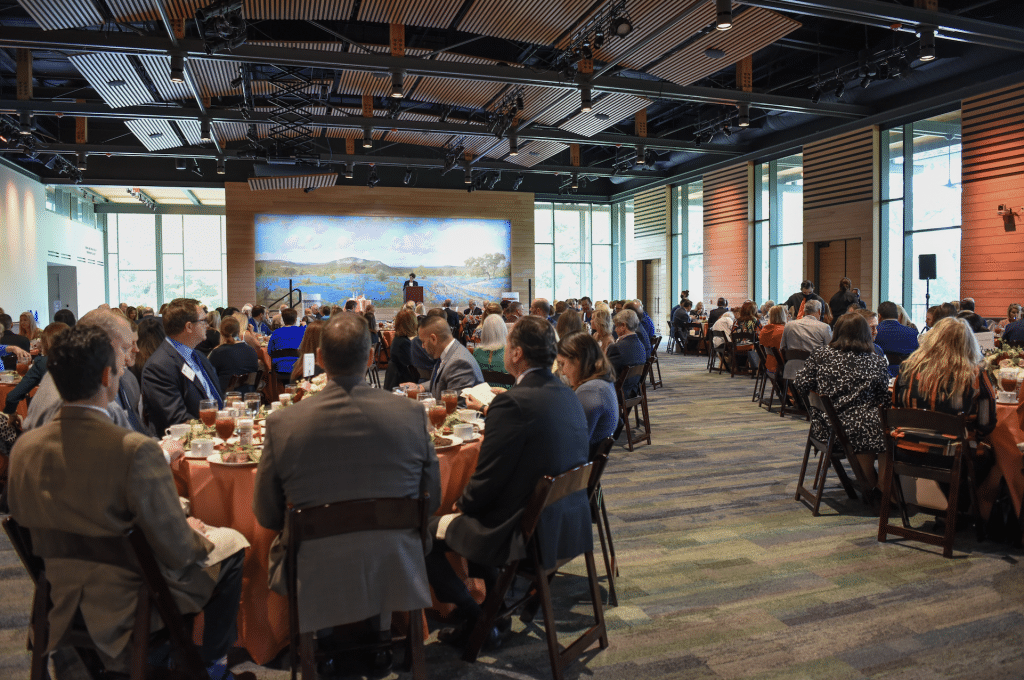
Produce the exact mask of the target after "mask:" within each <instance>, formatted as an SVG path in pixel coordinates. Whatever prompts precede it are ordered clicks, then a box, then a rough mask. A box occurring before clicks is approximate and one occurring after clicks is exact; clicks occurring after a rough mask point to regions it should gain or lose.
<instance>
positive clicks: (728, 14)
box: [715, 0, 732, 31]
mask: <svg viewBox="0 0 1024 680" xmlns="http://www.w3.org/2000/svg"><path fill="white" fill-rule="evenodd" d="M715 11H716V14H717V18H716V19H715V28H717V29H718V30H719V31H728V30H729V29H730V28H732V0H715Z"/></svg>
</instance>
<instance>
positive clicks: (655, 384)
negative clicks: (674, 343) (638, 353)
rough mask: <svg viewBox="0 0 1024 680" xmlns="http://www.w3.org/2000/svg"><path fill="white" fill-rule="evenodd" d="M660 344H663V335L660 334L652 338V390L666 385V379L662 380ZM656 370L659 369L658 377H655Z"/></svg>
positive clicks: (650, 373) (650, 372)
mask: <svg viewBox="0 0 1024 680" xmlns="http://www.w3.org/2000/svg"><path fill="white" fill-rule="evenodd" d="M660 344H661V336H660V335H656V336H654V337H653V338H651V357H650V359H649V361H650V363H651V369H650V371H649V375H650V378H651V389H652V390H655V389H658V388H659V387H664V386H665V383H664V381H662V379H661V364H659V363H658V345H660ZM655 370H657V371H658V377H657V378H655V377H654V371H655Z"/></svg>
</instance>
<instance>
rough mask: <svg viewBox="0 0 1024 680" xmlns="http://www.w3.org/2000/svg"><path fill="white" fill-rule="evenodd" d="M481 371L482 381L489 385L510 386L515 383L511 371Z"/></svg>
mask: <svg viewBox="0 0 1024 680" xmlns="http://www.w3.org/2000/svg"><path fill="white" fill-rule="evenodd" d="M481 373H483V374H484V382H485V383H487V384H489V385H502V386H504V387H512V386H513V385H515V384H516V379H515V378H513V377H512V374H511V373H505V372H504V371H481Z"/></svg>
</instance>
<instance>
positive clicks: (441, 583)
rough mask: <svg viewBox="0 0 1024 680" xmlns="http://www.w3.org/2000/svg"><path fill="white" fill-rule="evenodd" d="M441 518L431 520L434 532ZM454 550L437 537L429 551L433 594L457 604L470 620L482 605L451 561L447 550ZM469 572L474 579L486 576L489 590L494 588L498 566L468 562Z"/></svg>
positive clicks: (429, 573)
mask: <svg viewBox="0 0 1024 680" xmlns="http://www.w3.org/2000/svg"><path fill="white" fill-rule="evenodd" d="M439 519H440V518H437V517H433V518H431V520H430V532H431V534H434V532H436V530H437V522H438V520H439ZM449 552H453V551H452V549H451V548H450V547H448V544H447V543H445V542H444V540H443V539H438V538H435V539H434V546H433V548H432V549H431V551H430V553H428V554H427V557H426V563H427V580H428V581H429V582H430V585H431V587H432V588H433V589H434V594H435V595H437V599H438V600H440V601H441V602H447V603H449V604H454V605H455V606H456V607H458V608H459V610H460V612H461V614H462V615H464V616H465V617H466V618H468V619H475V618H476V617H477V616H479V615H480V605H478V604H477V603H476V600H474V599H473V596H472V595H470V594H469V589H467V588H466V584H465V583H463V582H462V579H460V578H459V576H458V574H456V573H455V570H454V569H453V568H452V565H451V563H450V562H449V561H448V553H449ZM469 575H470V576H471V577H472V578H479V579H483V581H484V586H485V587H486V589H487V592H488V593H489V592H491V591H492V590H493V589H494V585H495V582H496V581H497V578H498V573H497V569H495V568H494V567H487V566H484V565H482V564H477V563H475V562H469Z"/></svg>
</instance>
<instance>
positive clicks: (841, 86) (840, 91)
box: [836, 80, 846, 99]
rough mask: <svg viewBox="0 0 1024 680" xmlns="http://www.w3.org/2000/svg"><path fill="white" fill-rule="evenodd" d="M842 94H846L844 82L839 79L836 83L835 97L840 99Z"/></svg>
mask: <svg viewBox="0 0 1024 680" xmlns="http://www.w3.org/2000/svg"><path fill="white" fill-rule="evenodd" d="M844 94H846V83H844V82H843V81H841V80H840V81H839V84H838V85H836V99H842V98H843V95H844Z"/></svg>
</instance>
